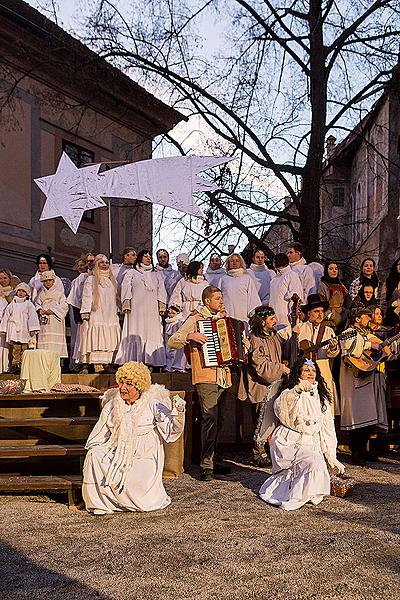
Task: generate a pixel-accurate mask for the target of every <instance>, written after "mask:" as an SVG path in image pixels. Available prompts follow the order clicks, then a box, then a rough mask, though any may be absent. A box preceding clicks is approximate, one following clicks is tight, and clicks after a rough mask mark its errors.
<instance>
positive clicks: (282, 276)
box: [269, 266, 304, 327]
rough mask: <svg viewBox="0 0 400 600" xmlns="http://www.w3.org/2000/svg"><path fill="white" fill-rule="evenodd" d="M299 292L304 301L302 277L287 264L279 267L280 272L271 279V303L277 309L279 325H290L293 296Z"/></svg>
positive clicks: (301, 300) (301, 299)
mask: <svg viewBox="0 0 400 600" xmlns="http://www.w3.org/2000/svg"><path fill="white" fill-rule="evenodd" d="M293 294H297V295H298V296H299V298H300V302H303V301H304V298H303V287H302V285H301V281H300V277H299V276H298V274H297V273H296V272H295V271H292V269H291V268H290V267H289V266H287V267H283V268H282V269H279V271H278V273H277V274H276V275H275V277H273V278H272V279H271V286H270V295H269V305H270V306H272V308H273V309H274V311H275V315H276V319H277V321H278V323H277V326H279V325H283V326H284V327H286V326H287V325H289V312H290V309H291V300H290V299H291V297H292V296H293Z"/></svg>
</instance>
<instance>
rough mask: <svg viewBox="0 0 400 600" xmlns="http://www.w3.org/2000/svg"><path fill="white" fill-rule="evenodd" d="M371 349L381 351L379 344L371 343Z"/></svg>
mask: <svg viewBox="0 0 400 600" xmlns="http://www.w3.org/2000/svg"><path fill="white" fill-rule="evenodd" d="M371 349H372V350H380V349H381V345H380V343H379V342H371Z"/></svg>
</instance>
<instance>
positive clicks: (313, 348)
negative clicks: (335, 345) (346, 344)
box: [299, 329, 357, 356]
mask: <svg viewBox="0 0 400 600" xmlns="http://www.w3.org/2000/svg"><path fill="white" fill-rule="evenodd" d="M356 335H357V332H356V331H355V330H354V329H352V330H351V331H348V332H345V333H341V334H339V335H337V336H336V337H332V338H329V340H325V342H320V343H319V344H313V345H311V344H310V341H309V340H301V342H300V344H299V348H300V354H301V356H307V355H310V354H312V353H313V352H317V351H318V350H319V349H320V348H323V347H324V346H327V345H328V344H329V343H330V342H331V341H332V340H337V341H338V342H341V341H344V340H350V339H351V338H353V337H356Z"/></svg>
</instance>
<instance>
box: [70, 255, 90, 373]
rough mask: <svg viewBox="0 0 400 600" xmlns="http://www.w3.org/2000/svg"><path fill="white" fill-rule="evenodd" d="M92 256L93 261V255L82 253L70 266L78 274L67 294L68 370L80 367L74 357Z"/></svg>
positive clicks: (77, 349) (75, 369)
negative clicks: (89, 262)
mask: <svg viewBox="0 0 400 600" xmlns="http://www.w3.org/2000/svg"><path fill="white" fill-rule="evenodd" d="M92 257H93V261H94V259H95V256H94V255H92V254H91V253H89V254H86V255H82V256H81V258H78V259H77V260H76V261H75V264H74V266H73V267H72V269H73V271H75V272H77V273H78V275H77V277H75V279H73V280H72V282H71V289H70V291H69V294H68V296H67V302H68V305H69V309H68V311H69V322H70V327H71V342H70V343H71V350H70V360H69V368H70V371H78V370H79V369H80V365H79V364H78V362H77V361H76V358H77V356H79V346H80V339H81V338H80V328H81V325H82V322H83V321H82V317H81V306H82V294H83V284H84V283H85V281H86V279H87V277H89V272H88V259H90V258H92Z"/></svg>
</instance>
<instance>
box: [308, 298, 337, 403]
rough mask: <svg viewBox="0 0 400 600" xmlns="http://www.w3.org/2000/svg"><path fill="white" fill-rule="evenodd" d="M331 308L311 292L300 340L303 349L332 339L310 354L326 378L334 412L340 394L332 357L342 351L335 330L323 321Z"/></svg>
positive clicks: (326, 302) (325, 301)
mask: <svg viewBox="0 0 400 600" xmlns="http://www.w3.org/2000/svg"><path fill="white" fill-rule="evenodd" d="M327 308H329V302H328V301H327V300H322V299H321V297H320V296H319V295H318V294H310V295H309V296H308V298H307V304H305V305H303V306H302V307H301V309H302V311H303V313H304V314H305V315H306V317H307V320H306V321H303V322H302V323H300V333H299V336H298V342H299V346H300V348H302V349H303V350H304V349H305V348H306V347H307V346H308V347H310V346H315V345H319V344H321V343H322V342H326V341H328V340H331V341H330V342H329V344H328V345H325V346H323V347H322V348H319V349H318V350H316V351H315V352H312V353H311V354H310V355H308V356H309V358H311V359H312V360H313V361H314V362H316V363H317V365H318V366H319V368H320V371H321V375H322V377H323V378H324V379H325V383H326V385H327V387H328V390H329V392H330V394H331V398H332V405H331V406H332V412H333V413H334V414H335V412H336V413H338V410H336V411H335V407H336V408H337V409H339V406H338V395H337V392H336V386H335V382H334V381H333V377H332V371H331V359H332V358H335V356H337V355H338V354H339V352H340V348H339V344H338V342H337V340H336V339H335V332H334V331H333V329H332V328H331V327H328V326H327V325H324V324H323V323H322V321H323V320H324V317H325V311H326V310H327Z"/></svg>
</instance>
